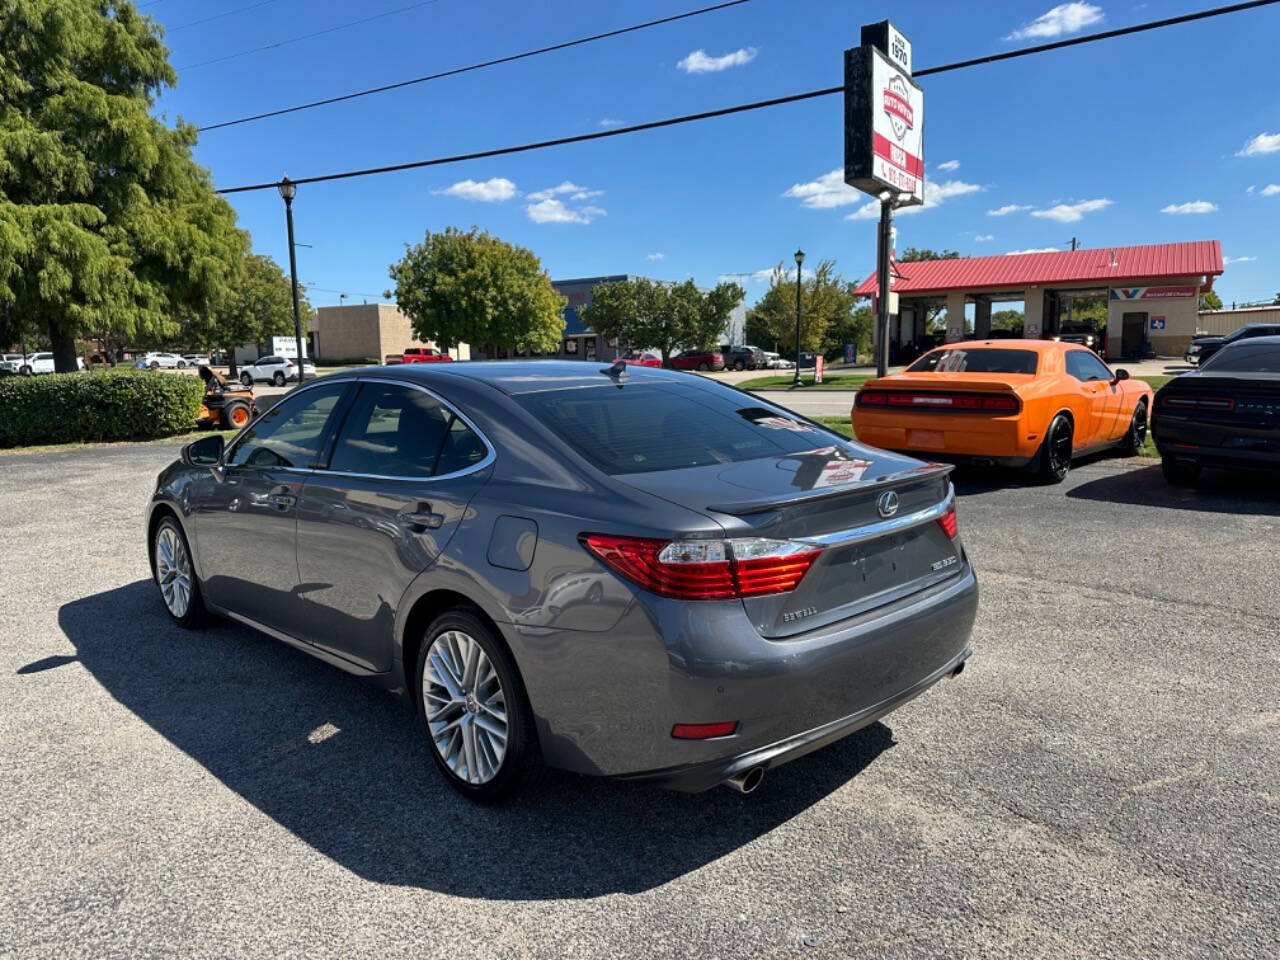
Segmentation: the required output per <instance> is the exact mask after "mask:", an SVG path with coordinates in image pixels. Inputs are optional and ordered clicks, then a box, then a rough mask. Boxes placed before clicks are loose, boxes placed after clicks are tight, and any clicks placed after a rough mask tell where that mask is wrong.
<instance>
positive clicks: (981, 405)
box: [855, 390, 1022, 413]
mask: <svg viewBox="0 0 1280 960" xmlns="http://www.w3.org/2000/svg"><path fill="white" fill-rule="evenodd" d="M855 402H856V403H857V405H858V406H860V407H885V408H892V409H895V410H903V409H906V410H946V411H955V412H957V413H971V412H988V413H1017V412H1018V411H1019V410H1021V409H1022V401H1021V400H1019V399H1018V398H1017V396H1015V395H1014V394H1011V393H1008V394H1006V393H944V392H942V391H940V390H861V391H859V392H858V396H857V398H856V401H855Z"/></svg>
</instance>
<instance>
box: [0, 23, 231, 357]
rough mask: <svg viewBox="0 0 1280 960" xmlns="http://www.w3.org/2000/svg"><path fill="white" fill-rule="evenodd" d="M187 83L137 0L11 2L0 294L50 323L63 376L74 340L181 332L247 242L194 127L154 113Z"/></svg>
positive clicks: (43, 326) (2, 105) (4, 31)
mask: <svg viewBox="0 0 1280 960" xmlns="http://www.w3.org/2000/svg"><path fill="white" fill-rule="evenodd" d="M175 82H176V76H175V74H174V72H173V69H172V67H170V66H169V61H168V51H167V50H166V49H165V46H164V44H163V43H162V42H161V39H160V28H159V27H158V26H157V25H156V24H155V22H154V21H153V20H152V19H151V18H150V17H147V16H143V15H142V14H140V13H138V11H137V9H136V7H135V6H134V4H133V3H130V2H127V0H5V2H4V3H0V302H5V303H8V304H10V305H12V307H13V309H14V310H15V311H16V312H18V313H19V314H20V315H22V316H23V317H25V318H27V322H28V323H29V324H30V325H31V326H32V327H35V328H37V329H40V330H46V331H47V332H48V337H49V341H50V345H51V347H52V350H53V352H54V355H55V358H56V359H55V364H56V367H57V369H58V370H59V371H64V372H65V371H70V370H74V369H76V345H75V338H76V337H77V336H82V335H86V334H95V335H103V334H104V333H106V332H108V331H109V332H111V333H113V334H114V335H115V336H116V337H118V338H120V339H122V340H132V339H140V340H157V341H158V340H165V339H169V338H171V337H172V336H174V335H175V334H176V333H177V330H178V322H177V320H175V319H174V318H175V317H178V316H181V315H183V314H184V313H187V312H201V311H204V310H207V309H209V308H210V307H211V306H212V305H213V304H214V303H216V301H217V300H218V299H219V297H221V296H224V295H225V294H226V293H227V280H228V277H229V276H230V275H231V274H232V273H233V272H234V264H235V262H236V260H237V258H238V257H239V256H240V255H241V253H242V252H243V250H244V249H246V247H247V237H246V235H245V234H244V233H243V232H242V231H240V230H238V229H237V228H236V223H235V214H234V212H233V211H232V209H231V207H230V206H229V205H228V204H227V203H226V202H225V201H223V200H222V199H221V198H220V197H218V196H217V195H216V194H215V193H214V191H213V187H212V184H211V181H210V178H209V175H208V173H207V171H205V170H204V169H203V168H201V167H200V166H198V165H197V164H196V163H195V162H194V161H193V160H192V157H191V148H192V146H193V145H194V144H195V139H196V134H195V128H194V127H192V126H189V125H187V124H182V123H179V124H178V125H177V126H176V127H174V128H169V127H166V126H165V125H164V124H163V123H161V122H160V120H159V119H157V118H156V117H154V116H153V115H152V114H151V109H152V107H153V106H154V103H155V97H156V95H157V94H158V93H159V92H160V91H161V90H162V89H163V88H165V87H167V86H172V85H173V84H174V83H175Z"/></svg>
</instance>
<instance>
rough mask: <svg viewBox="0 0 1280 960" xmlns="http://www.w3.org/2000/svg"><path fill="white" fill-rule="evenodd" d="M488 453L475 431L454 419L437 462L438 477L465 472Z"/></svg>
mask: <svg viewBox="0 0 1280 960" xmlns="http://www.w3.org/2000/svg"><path fill="white" fill-rule="evenodd" d="M488 453H489V449H488V447H486V446H485V445H484V441H483V440H481V439H480V438H479V437H478V436H476V434H475V431H473V430H472V429H471V428H470V427H468V426H467V425H466V424H465V423H463V422H462V421H461V420H459V419H458V418H457V417H454V418H453V419H452V420H450V421H449V433H448V434H447V435H446V436H445V438H444V446H443V447H442V448H441V450H440V459H439V460H437V461H436V476H444V475H446V474H450V473H457V472H458V471H459V470H465V469H467V467H470V466H474V465H475V464H477V463H479V462H480V461H481V460H483V459H484V458H485V456H486V455H487V454H488Z"/></svg>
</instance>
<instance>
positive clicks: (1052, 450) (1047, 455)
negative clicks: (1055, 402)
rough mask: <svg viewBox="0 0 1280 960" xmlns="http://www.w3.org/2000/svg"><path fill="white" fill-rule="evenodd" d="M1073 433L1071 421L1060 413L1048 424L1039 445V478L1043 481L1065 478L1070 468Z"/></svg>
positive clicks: (1053, 481)
mask: <svg viewBox="0 0 1280 960" xmlns="http://www.w3.org/2000/svg"><path fill="white" fill-rule="evenodd" d="M1073 433H1074V432H1073V431H1072V429H1071V421H1070V420H1069V419H1067V417H1066V416H1064V415H1063V414H1061V413H1060V414H1058V415H1057V416H1056V417H1054V418H1053V422H1052V423H1050V424H1049V429H1048V430H1047V431H1046V432H1045V435H1044V443H1043V444H1042V445H1041V447H1040V479H1042V480H1044V481H1045V483H1061V482H1062V481H1063V480H1065V479H1067V472H1068V471H1069V470H1070V469H1071V448H1072V442H1073Z"/></svg>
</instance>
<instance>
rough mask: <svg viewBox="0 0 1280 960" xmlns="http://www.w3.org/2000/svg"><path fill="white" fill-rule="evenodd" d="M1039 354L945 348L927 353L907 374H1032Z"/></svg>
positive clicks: (1022, 351)
mask: <svg viewBox="0 0 1280 960" xmlns="http://www.w3.org/2000/svg"><path fill="white" fill-rule="evenodd" d="M1039 359H1040V357H1039V354H1037V353H1036V351H1034V350H1007V349H1004V348H1000V349H989V348H983V349H981V350H957V349H951V348H944V349H942V350H934V351H933V352H932V353H926V354H925V355H924V356H923V357H921V358H920V359H919V360H917V361H916V362H915V363H913V364H912V365H911V366H909V367H907V372H908V373H1035V372H1036V364H1037V362H1038V361H1039Z"/></svg>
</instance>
